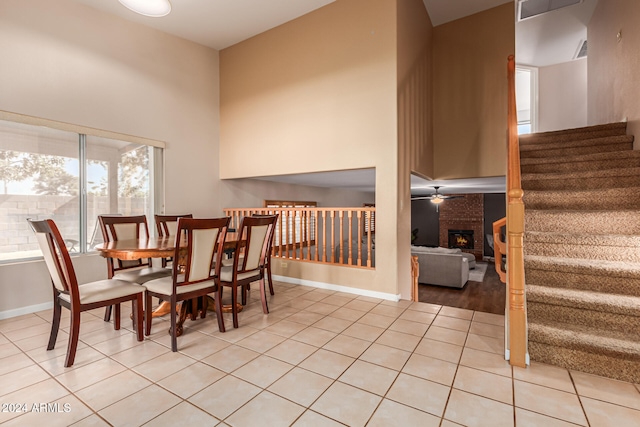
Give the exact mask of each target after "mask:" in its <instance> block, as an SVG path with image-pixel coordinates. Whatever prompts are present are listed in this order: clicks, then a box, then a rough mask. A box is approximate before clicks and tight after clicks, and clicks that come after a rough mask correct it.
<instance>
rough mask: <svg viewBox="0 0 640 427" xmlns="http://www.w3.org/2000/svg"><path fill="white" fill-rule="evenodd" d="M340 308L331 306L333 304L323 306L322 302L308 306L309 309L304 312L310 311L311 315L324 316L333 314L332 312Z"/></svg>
mask: <svg viewBox="0 0 640 427" xmlns="http://www.w3.org/2000/svg"><path fill="white" fill-rule="evenodd" d="M339 308H340V307H338V306H336V305H333V304H325V303H323V302H316V303H315V304H313V305H310V306H309V307H307V308H305V310H306V311H310V312H312V313H318V314H322V315H324V316H326V315H328V314H331V313H333V312H334V311H336V310H338V309H339Z"/></svg>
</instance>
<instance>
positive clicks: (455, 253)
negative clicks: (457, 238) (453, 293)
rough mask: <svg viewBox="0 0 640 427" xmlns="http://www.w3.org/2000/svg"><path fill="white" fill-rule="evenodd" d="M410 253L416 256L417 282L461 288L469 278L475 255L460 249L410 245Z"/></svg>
mask: <svg viewBox="0 0 640 427" xmlns="http://www.w3.org/2000/svg"><path fill="white" fill-rule="evenodd" d="M411 255H414V256H417V257H418V265H419V272H418V283H425V284H428V285H437V286H447V287H452V288H463V287H464V285H465V284H466V283H467V281H468V280H469V268H470V265H471V263H473V267H475V262H476V261H475V257H474V256H473V255H472V254H468V253H465V252H462V251H461V250H460V249H447V248H427V247H421V246H411ZM471 258H473V260H471Z"/></svg>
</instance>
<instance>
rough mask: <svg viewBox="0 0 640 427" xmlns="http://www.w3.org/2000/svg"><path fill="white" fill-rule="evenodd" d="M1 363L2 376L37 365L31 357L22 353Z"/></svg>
mask: <svg viewBox="0 0 640 427" xmlns="http://www.w3.org/2000/svg"><path fill="white" fill-rule="evenodd" d="M1 362H2V363H0V376H2V375H4V374H6V373H9V372H13V371H17V370H19V369H22V368H26V367H28V366H31V365H34V364H35V363H34V362H33V360H31V358H30V357H27V355H26V354H24V353H22V352H19V353H17V354H14V355H11V356H8V357H5V358H3V359H2V360H1Z"/></svg>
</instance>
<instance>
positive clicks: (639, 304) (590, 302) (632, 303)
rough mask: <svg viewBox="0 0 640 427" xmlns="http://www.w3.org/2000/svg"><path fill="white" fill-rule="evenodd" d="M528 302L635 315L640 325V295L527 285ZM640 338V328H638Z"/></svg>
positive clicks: (636, 322) (636, 321)
mask: <svg viewBox="0 0 640 427" xmlns="http://www.w3.org/2000/svg"><path fill="white" fill-rule="evenodd" d="M526 290H527V303H529V302H537V303H544V304H549V305H556V306H562V307H575V308H579V309H581V310H592V311H602V312H606V313H614V314H623V315H626V316H634V317H635V318H636V319H635V320H634V322H635V324H636V325H637V326H639V327H640V297H637V296H629V295H616V294H608V293H602V292H592V291H584V290H576V289H558V288H553V287H549V286H539V285H527V286H526ZM638 334H639V335H638V338H639V339H640V330H638Z"/></svg>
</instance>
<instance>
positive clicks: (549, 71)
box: [538, 58, 587, 132]
mask: <svg viewBox="0 0 640 427" xmlns="http://www.w3.org/2000/svg"><path fill="white" fill-rule="evenodd" d="M538 106H539V107H538V111H539V114H538V132H547V131H553V130H560V129H572V128H578V127H582V126H586V125H587V59H586V58H584V59H579V60H576V61H570V62H564V63H562V64H557V65H550V66H548V67H540V68H539V69H538Z"/></svg>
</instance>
